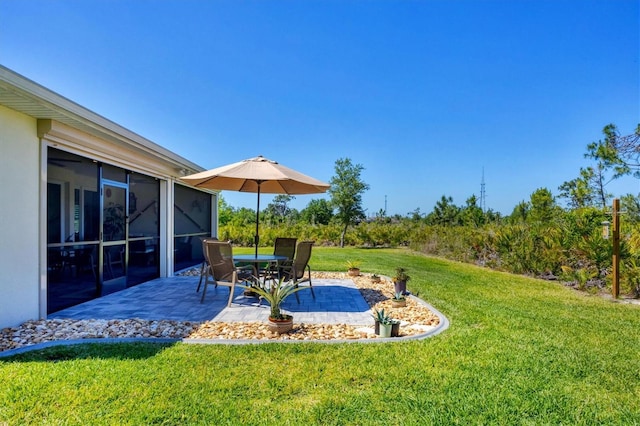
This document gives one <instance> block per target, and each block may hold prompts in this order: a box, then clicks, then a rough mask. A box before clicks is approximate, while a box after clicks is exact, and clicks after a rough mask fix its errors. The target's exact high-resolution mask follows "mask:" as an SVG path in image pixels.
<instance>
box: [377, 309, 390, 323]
mask: <svg viewBox="0 0 640 426" xmlns="http://www.w3.org/2000/svg"><path fill="white" fill-rule="evenodd" d="M372 316H373V319H374V321H377V322H379V323H380V324H393V321H394V320H393V318H392V317H391V315H389V314H388V313H386V312H385V311H384V309H380V310H377V309H376V310H375V311H373V315H372Z"/></svg>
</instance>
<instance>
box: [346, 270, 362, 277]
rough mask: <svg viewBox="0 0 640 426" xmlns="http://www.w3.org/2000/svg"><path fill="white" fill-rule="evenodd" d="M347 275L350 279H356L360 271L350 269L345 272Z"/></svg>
mask: <svg viewBox="0 0 640 426" xmlns="http://www.w3.org/2000/svg"><path fill="white" fill-rule="evenodd" d="M347 275H349V276H351V277H357V276H359V275H360V269H358V268H351V269H349V270H348V271H347Z"/></svg>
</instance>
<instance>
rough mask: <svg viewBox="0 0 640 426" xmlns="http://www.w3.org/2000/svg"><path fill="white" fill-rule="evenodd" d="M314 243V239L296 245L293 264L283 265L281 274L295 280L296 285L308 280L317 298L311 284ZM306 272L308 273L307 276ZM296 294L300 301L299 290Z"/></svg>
mask: <svg viewBox="0 0 640 426" xmlns="http://www.w3.org/2000/svg"><path fill="white" fill-rule="evenodd" d="M313 243H314V242H313V241H300V242H299V243H298V245H297V247H296V255H295V257H294V258H293V262H292V264H291V266H286V267H283V268H282V273H281V275H282V277H284V279H286V280H293V282H294V284H295V286H296V287H298V286H299V285H300V284H302V283H305V282H308V283H309V289H310V290H311V296H312V297H313V298H314V299H315V298H316V295H315V293H314V292H313V285H312V284H311V266H309V259H311V248H312V247H313ZM305 272H306V273H307V276H306V277H305ZM294 294H295V296H296V300H297V301H298V303H300V296H298V292H295V293H294Z"/></svg>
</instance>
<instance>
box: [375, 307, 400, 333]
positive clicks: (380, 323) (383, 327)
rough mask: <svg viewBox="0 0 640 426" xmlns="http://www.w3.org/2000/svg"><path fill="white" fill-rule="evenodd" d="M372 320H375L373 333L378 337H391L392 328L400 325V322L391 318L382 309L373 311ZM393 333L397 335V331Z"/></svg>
mask: <svg viewBox="0 0 640 426" xmlns="http://www.w3.org/2000/svg"><path fill="white" fill-rule="evenodd" d="M373 320H374V322H375V334H377V335H379V336H380V337H392V336H393V329H394V328H399V327H400V322H399V321H397V320H395V319H393V318H391V315H389V314H387V313H385V311H384V309H380V310H377V309H376V310H375V311H374V313H373ZM395 335H396V336H397V335H398V331H396V333H395Z"/></svg>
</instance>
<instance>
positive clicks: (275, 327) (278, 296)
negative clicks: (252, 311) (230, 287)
mask: <svg viewBox="0 0 640 426" xmlns="http://www.w3.org/2000/svg"><path fill="white" fill-rule="evenodd" d="M245 287H246V288H247V289H251V290H252V291H253V292H254V293H256V294H257V295H258V296H259V297H260V298H261V299H264V300H266V301H267V303H268V304H269V306H270V307H271V312H270V313H269V329H270V330H271V331H273V332H275V333H278V334H281V333H286V332H288V331H290V330H291V329H292V328H293V316H291V315H289V314H284V313H282V311H281V310H280V305H281V304H282V302H284V300H285V299H286V298H287V297H289V296H291V295H292V294H293V293H295V292H297V291H300V290H303V289H304V288H305V287H296V285H295V284H294V282H293V281H286V280H285V279H284V278H281V279H280V280H278V281H273V284H272V285H271V286H270V287H260V286H254V287H250V286H245Z"/></svg>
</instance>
